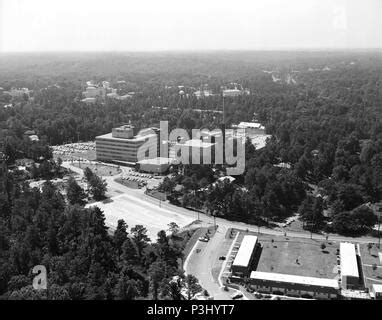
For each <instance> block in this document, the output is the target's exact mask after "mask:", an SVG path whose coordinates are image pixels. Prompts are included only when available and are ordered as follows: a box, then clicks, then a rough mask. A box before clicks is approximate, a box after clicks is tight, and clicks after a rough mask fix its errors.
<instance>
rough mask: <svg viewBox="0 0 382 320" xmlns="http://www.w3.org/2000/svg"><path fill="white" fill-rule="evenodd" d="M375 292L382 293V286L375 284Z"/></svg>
mask: <svg viewBox="0 0 382 320" xmlns="http://www.w3.org/2000/svg"><path fill="white" fill-rule="evenodd" d="M373 290H374V292H378V293H379V292H381V293H382V284H373Z"/></svg>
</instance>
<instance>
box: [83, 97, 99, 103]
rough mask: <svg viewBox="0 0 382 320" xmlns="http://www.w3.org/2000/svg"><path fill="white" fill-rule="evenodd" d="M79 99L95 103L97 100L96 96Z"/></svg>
mask: <svg viewBox="0 0 382 320" xmlns="http://www.w3.org/2000/svg"><path fill="white" fill-rule="evenodd" d="M81 101H82V102H85V103H95V102H96V101H97V99H96V98H85V99H82V100H81Z"/></svg>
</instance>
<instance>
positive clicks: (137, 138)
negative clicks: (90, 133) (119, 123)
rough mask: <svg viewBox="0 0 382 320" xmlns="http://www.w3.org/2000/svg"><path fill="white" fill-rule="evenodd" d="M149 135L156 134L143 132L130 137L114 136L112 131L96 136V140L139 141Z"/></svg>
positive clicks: (154, 135) (153, 135)
mask: <svg viewBox="0 0 382 320" xmlns="http://www.w3.org/2000/svg"><path fill="white" fill-rule="evenodd" d="M150 137H156V134H144V135H136V136H133V137H131V138H115V137H113V133H112V132H110V133H106V134H103V135H100V136H97V137H96V140H100V139H109V140H115V141H132V142H139V141H145V140H146V139H147V138H150Z"/></svg>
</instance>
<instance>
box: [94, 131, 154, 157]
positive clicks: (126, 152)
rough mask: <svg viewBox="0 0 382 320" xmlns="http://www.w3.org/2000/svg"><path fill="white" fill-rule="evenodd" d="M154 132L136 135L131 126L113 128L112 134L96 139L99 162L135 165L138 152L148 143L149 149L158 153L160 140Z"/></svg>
mask: <svg viewBox="0 0 382 320" xmlns="http://www.w3.org/2000/svg"><path fill="white" fill-rule="evenodd" d="M153 131H154V132H155V129H147V130H146V131H141V132H140V134H139V135H134V127H133V126H131V125H124V126H121V127H119V128H113V130H112V132H111V133H107V134H104V135H102V136H98V137H96V157H97V160H98V161H108V162H120V163H126V164H135V163H136V162H137V161H138V150H139V148H140V147H141V146H142V145H143V144H144V143H147V144H146V146H147V147H148V148H150V147H152V148H155V150H156V151H157V149H158V147H157V144H158V142H157V141H158V139H157V134H156V133H152V132H153ZM154 138H156V139H154ZM147 156H148V153H147ZM155 156H157V153H156V154H155Z"/></svg>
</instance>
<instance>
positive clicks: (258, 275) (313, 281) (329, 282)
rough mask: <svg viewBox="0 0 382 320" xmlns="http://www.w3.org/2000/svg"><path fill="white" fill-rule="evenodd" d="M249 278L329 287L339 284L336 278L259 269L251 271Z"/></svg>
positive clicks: (337, 286) (337, 287)
mask: <svg viewBox="0 0 382 320" xmlns="http://www.w3.org/2000/svg"><path fill="white" fill-rule="evenodd" d="M250 278H251V279H259V280H266V281H278V282H283V283H294V284H302V285H311V286H320V287H330V288H335V289H339V284H338V281H337V280H336V279H326V278H316V277H303V276H296V275H291V274H282V273H273V272H261V271H252V272H251V276H250Z"/></svg>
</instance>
